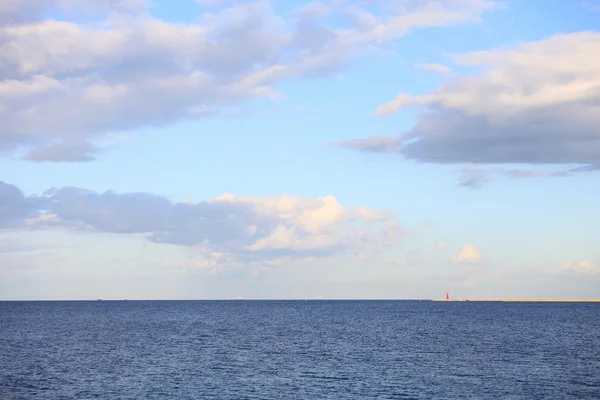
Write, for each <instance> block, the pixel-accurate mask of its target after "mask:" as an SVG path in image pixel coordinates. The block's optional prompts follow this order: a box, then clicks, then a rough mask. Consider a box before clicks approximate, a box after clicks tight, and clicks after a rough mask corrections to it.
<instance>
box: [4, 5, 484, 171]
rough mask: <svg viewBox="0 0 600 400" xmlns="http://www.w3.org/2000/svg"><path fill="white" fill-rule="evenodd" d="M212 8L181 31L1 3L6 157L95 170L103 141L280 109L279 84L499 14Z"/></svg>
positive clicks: (139, 8)
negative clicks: (82, 164)
mask: <svg viewBox="0 0 600 400" xmlns="http://www.w3.org/2000/svg"><path fill="white" fill-rule="evenodd" d="M205 3H206V2H200V3H199V8H198V18H197V19H196V20H195V22H192V23H174V22H167V21H163V20H160V19H157V18H155V17H153V16H152V15H151V8H149V2H146V1H143V0H92V1H85V2H82V1H73V0H29V1H16V0H9V1H8V3H6V2H4V3H3V6H2V7H1V8H0V79H1V81H0V92H1V93H2V96H0V119H1V120H2V121H3V123H2V124H1V125H0V153H3V154H5V155H14V154H21V153H23V152H25V156H24V157H25V158H26V159H28V160H31V161H37V162H39V161H89V160H93V159H94V158H95V157H96V156H97V154H98V152H99V149H98V147H97V143H98V142H101V141H102V139H105V138H106V137H107V135H110V134H114V133H115V132H120V131H126V130H132V129H136V128H142V127H147V126H157V125H165V124H170V123H173V122H175V121H178V120H183V119H195V118H202V117H206V116H209V115H213V114H215V113H219V112H221V111H223V110H225V109H227V108H230V107H234V106H236V105H237V104H240V103H241V102H245V101H249V100H252V99H257V98H264V97H267V98H268V97H273V96H275V95H276V94H277V85H278V83H280V82H282V81H285V80H290V79H295V78H303V77H304V78H306V77H323V76H329V75H331V74H334V73H336V72H338V71H340V70H341V69H343V68H345V66H346V65H347V64H348V62H349V61H350V60H351V59H352V58H353V57H355V56H357V55H359V54H363V53H365V52H369V51H373V50H376V49H377V48H380V47H381V46H384V45H385V43H387V42H389V41H390V40H393V39H395V38H398V37H401V36H403V35H404V34H406V33H407V32H408V31H410V30H412V29H417V28H424V27H441V26H451V25H455V24H459V23H466V22H470V21H475V20H477V18H478V17H479V15H481V13H483V12H485V11H486V10H489V9H490V8H492V7H493V6H494V4H495V3H494V2H492V1H488V0H460V1H459V0H446V1H443V2H435V3H434V2H405V3H402V4H398V5H395V6H390V4H389V3H388V2H380V1H372V2H354V1H353V2H350V1H324V2H314V3H309V4H302V5H300V6H298V7H297V9H295V10H293V12H291V14H289V13H281V12H278V11H277V10H276V9H275V8H274V7H273V6H272V5H271V4H270V3H269V2H266V1H252V2H232V1H225V2H223V1H218V2H214V1H210V2H208V3H209V4H205ZM202 6H204V8H202ZM207 6H210V7H208V8H206V7H207ZM48 15H58V16H63V17H65V18H64V19H62V18H60V19H51V18H48V17H47V16H48ZM69 17H73V18H75V17H77V19H75V20H74V19H73V18H71V19H69ZM332 21H336V22H335V23H334V22H332Z"/></svg>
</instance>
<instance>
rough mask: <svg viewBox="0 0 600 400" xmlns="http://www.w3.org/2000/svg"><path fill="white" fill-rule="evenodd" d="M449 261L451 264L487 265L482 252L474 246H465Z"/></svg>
mask: <svg viewBox="0 0 600 400" xmlns="http://www.w3.org/2000/svg"><path fill="white" fill-rule="evenodd" d="M448 261H449V262H450V263H451V264H471V265H481V264H485V260H484V258H483V256H482V255H481V252H480V251H479V249H478V248H477V247H476V246H475V245H473V244H466V245H464V246H463V247H462V248H461V249H460V250H459V251H458V252H457V253H456V254H454V255H453V256H452V257H451V258H450V260H448Z"/></svg>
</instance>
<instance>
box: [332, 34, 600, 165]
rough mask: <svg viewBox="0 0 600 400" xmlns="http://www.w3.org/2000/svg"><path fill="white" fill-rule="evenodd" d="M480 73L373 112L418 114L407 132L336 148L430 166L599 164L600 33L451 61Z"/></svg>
mask: <svg viewBox="0 0 600 400" xmlns="http://www.w3.org/2000/svg"><path fill="white" fill-rule="evenodd" d="M454 61H455V62H456V64H457V65H459V66H461V67H474V68H478V69H479V72H477V73H473V74H468V75H462V76H456V77H454V78H453V79H451V80H450V81H448V82H446V83H444V84H443V85H442V86H440V87H439V88H438V89H437V90H435V91H434V92H432V93H428V94H423V95H418V96H412V95H410V94H407V93H400V94H398V96H397V97H396V98H395V99H394V100H392V101H390V102H387V103H385V104H382V105H381V106H379V107H378V108H377V110H376V112H375V114H376V115H377V116H383V115H386V114H390V113H393V112H395V111H396V110H398V109H400V108H402V107H416V108H419V109H420V110H421V112H420V114H419V115H420V118H419V120H418V122H417V124H416V125H415V126H414V127H413V128H412V129H411V131H410V132H407V133H405V134H402V135H400V136H399V137H394V138H378V139H377V142H378V143H385V144H386V145H385V146H383V147H380V148H377V147H376V146H373V145H372V143H371V140H374V139H365V140H364V141H363V142H358V141H353V142H348V143H342V144H340V145H341V146H343V147H347V148H351V149H354V150H363V151H379V152H389V149H393V148H394V147H396V149H397V152H398V153H400V154H401V155H403V156H405V157H406V158H409V159H414V160H418V161H423V162H432V163H482V164H494V163H514V164H519V163H525V164H531V163H536V164H578V165H588V166H593V165H600V33H598V32H580V33H571V34H559V35H555V36H551V37H548V38H546V39H544V40H541V41H538V42H529V43H522V44H520V45H518V46H516V47H514V48H509V49H506V48H504V49H497V50H490V51H480V52H471V53H466V54H460V55H455V56H454Z"/></svg>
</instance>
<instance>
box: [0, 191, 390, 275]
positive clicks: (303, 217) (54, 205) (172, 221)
mask: <svg viewBox="0 0 600 400" xmlns="http://www.w3.org/2000/svg"><path fill="white" fill-rule="evenodd" d="M0 199H2V202H0V204H2V205H4V206H2V207H1V208H0V224H2V225H4V226H12V227H20V228H22V229H67V230H75V231H81V230H84V231H87V232H92V233H93V232H108V233H117V234H128V235H142V236H143V237H146V238H147V239H148V240H150V241H152V242H155V243H165V244H173V245H180V246H187V247H189V248H192V249H194V250H195V251H196V252H197V253H198V254H199V255H201V256H202V257H201V258H200V261H194V262H195V263H196V264H198V265H204V264H206V266H211V265H217V264H219V263H223V262H225V261H227V262H230V263H231V260H233V259H235V260H237V261H236V262H243V261H264V260H268V259H277V258H281V257H284V256H287V257H323V256H329V255H336V254H352V253H353V252H359V251H363V250H365V251H366V250H373V249H377V248H381V247H382V246H387V245H389V244H393V243H395V242H396V241H397V240H398V239H399V238H400V237H401V233H402V228H401V225H400V223H399V222H398V221H397V220H396V219H395V218H394V216H393V214H392V213H391V212H390V211H381V210H374V209H369V208H366V207H357V208H354V209H349V208H346V207H344V206H342V205H341V204H340V203H339V202H338V201H337V199H336V198H335V197H333V196H323V197H319V198H316V199H304V198H301V197H298V196H288V195H281V196H274V197H267V198H261V197H249V196H235V195H233V194H224V195H222V196H219V197H217V198H215V199H211V200H207V201H202V202H197V203H194V202H190V201H185V202H176V203H174V202H171V201H169V200H168V199H167V198H165V197H162V196H158V195H155V194H150V193H126V194H118V193H115V192H112V191H107V192H104V193H101V194H98V193H96V192H93V191H90V190H86V189H81V188H73V187H63V188H58V189H55V188H53V189H49V190H47V191H46V192H44V194H43V195H41V196H33V197H29V198H26V197H25V196H24V195H23V193H22V192H21V191H20V190H19V189H18V188H17V187H16V186H14V185H9V184H5V183H0Z"/></svg>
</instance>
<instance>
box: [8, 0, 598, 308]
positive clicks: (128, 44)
mask: <svg viewBox="0 0 600 400" xmlns="http://www.w3.org/2000/svg"><path fill="white" fill-rule="evenodd" d="M208 3H211V4H210V5H207V4H208ZM9 4H10V7H8V8H7V9H6V10H0V29H1V30H2V35H5V37H6V38H7V40H6V41H5V42H4V43H2V44H0V54H2V56H0V60H2V62H1V63H0V76H1V77H2V81H1V82H0V94H2V93H3V94H2V95H0V119H1V120H2V121H4V124H2V125H3V126H2V127H0V156H1V158H0V171H3V174H2V176H0V179H1V180H2V182H3V183H2V184H0V260H1V262H0V265H1V266H0V275H1V276H2V279H0V298H2V299H24V298H28V299H43V298H50V299H59V298H69V299H70V298H74V299H80V298H81V299H85V298H96V297H105V298H121V297H128V298H235V297H237V296H243V297H246V298H312V297H320V296H322V297H325V298H431V297H440V296H442V295H443V294H444V293H445V292H446V291H450V292H451V293H453V294H454V295H455V296H456V297H555V298H598V297H600V243H599V241H598V235H597V234H596V231H597V226H598V225H599V223H600V213H598V211H597V203H598V199H599V198H600V185H599V175H598V173H597V171H598V170H599V169H600V130H599V129H598V126H600V119H599V117H598V116H599V115H600V109H599V108H598V104H599V102H598V100H599V99H600V97H599V93H600V73H599V72H598V71H600V56H599V55H598V54H600V32H598V29H599V27H600V23H599V22H598V21H600V3H599V2H594V1H589V0H588V1H587V2H585V1H582V2H564V1H559V0H553V1H544V2H542V1H528V2H518V1H504V2H501V1H491V0H490V1H488V0H440V1H436V2H425V1H420V0H413V1H407V2H402V4H400V2H399V3H397V4H395V5H394V6H390V5H389V2H384V1H375V0H374V1H358V0H357V1H350V0H331V1H322V2H319V1H317V2H311V3H308V2H301V1H294V2H282V1H271V2H268V1H261V2H250V1H246V2H238V1H233V0H220V1H211V2H206V1H193V0H189V1H181V2H176V3H174V2H167V1H152V2H145V1H139V0H110V1H100V0H94V1H90V2H88V3H86V4H87V5H86V6H85V7H83V6H81V5H76V4H75V2H70V1H66V0H54V1H49V0H47V1H35V2H34V1H25V0H22V1H13V2H11V3H9ZM49 189H53V190H51V191H48V190H49ZM107 191H109V192H107Z"/></svg>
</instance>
